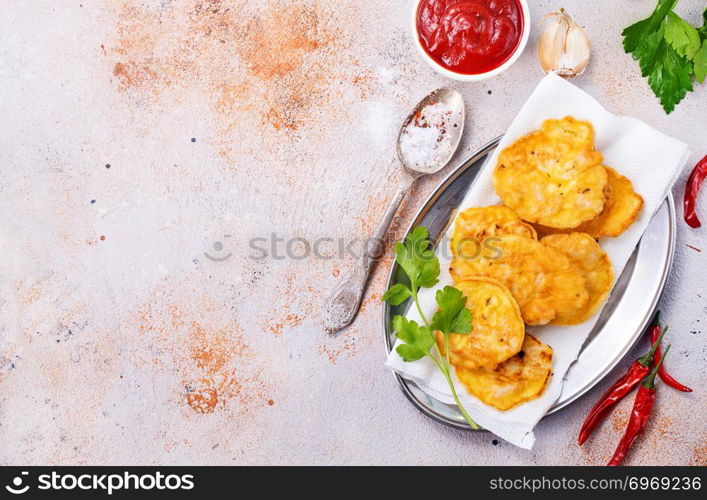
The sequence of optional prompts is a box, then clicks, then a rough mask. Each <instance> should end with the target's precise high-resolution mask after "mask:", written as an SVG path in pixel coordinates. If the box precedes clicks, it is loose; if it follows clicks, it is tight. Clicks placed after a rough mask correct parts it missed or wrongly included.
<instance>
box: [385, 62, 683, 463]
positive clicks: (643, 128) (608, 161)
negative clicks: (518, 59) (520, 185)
mask: <svg viewBox="0 0 707 500" xmlns="http://www.w3.org/2000/svg"><path fill="white" fill-rule="evenodd" d="M567 115H571V116H573V117H575V118H578V119H581V120H588V121H589V122H591V123H592V124H593V125H594V130H595V133H596V135H595V144H596V148H597V150H599V151H600V152H601V153H602V154H603V155H604V164H605V165H609V166H611V167H614V168H615V169H616V170H617V171H618V172H619V173H621V174H622V175H625V176H626V177H628V178H629V179H631V182H632V183H633V187H634V189H635V190H636V192H638V193H639V194H640V195H641V196H643V199H644V201H645V205H644V207H643V210H642V211H641V213H640V215H639V217H638V220H637V221H636V222H635V223H634V224H633V225H632V226H631V227H630V228H629V229H628V230H627V231H626V232H625V233H623V234H622V235H621V236H620V237H618V238H602V239H601V241H600V244H601V247H602V248H603V249H604V251H606V253H607V254H608V255H609V257H610V258H611V261H612V263H613V266H614V275H615V277H618V276H619V275H620V274H621V271H622V270H623V268H624V266H625V265H626V262H627V261H628V259H629V258H630V257H631V254H632V253H633V250H634V249H635V247H636V245H637V244H638V242H639V240H640V238H641V235H642V234H643V231H645V229H646V227H647V226H648V222H649V221H650V219H651V217H652V216H653V214H654V213H655V211H656V210H657V209H658V207H659V206H660V205H661V203H662V202H663V200H664V199H665V198H666V196H667V195H668V192H669V191H670V189H671V187H672V185H673V183H674V182H675V181H676V179H677V178H678V176H679V174H680V171H681V170H682V168H683V166H684V165H685V163H686V162H687V159H688V156H689V152H688V150H687V145H686V144H684V143H682V142H680V141H678V140H675V139H673V138H671V137H668V136H666V135H664V134H662V133H660V132H658V131H657V130H655V129H653V128H651V127H649V126H648V125H646V124H645V123H643V122H641V121H639V120H636V119H635V118H628V117H624V116H616V115H614V114H612V113H609V112H608V111H606V110H605V109H604V108H603V107H602V106H601V104H599V103H598V102H597V101H596V100H595V99H594V98H592V97H591V96H589V94H587V93H586V92H584V91H582V90H580V89H579V88H577V87H575V86H574V85H572V84H571V83H569V82H568V81H566V80H564V79H562V78H560V77H559V76H556V75H554V74H549V75H548V76H546V77H545V78H543V79H542V80H541V82H540V84H539V85H538V86H537V88H536V89H535V91H534V92H533V94H532V95H531V96H530V98H529V99H528V101H527V102H526V103H525V104H524V105H523V107H522V108H521V110H520V112H519V113H518V115H517V116H516V118H515V119H514V120H513V123H511V126H510V127H509V128H508V131H507V132H506V134H505V135H504V137H503V139H502V140H501V142H500V144H499V145H498V147H497V148H496V150H495V151H494V153H493V154H492V155H491V156H490V158H489V159H488V161H487V162H486V163H485V164H484V166H483V168H482V170H481V171H480V172H479V174H478V175H477V177H476V179H475V180H474V182H473V183H472V185H471V187H470V189H469V192H468V193H467V195H466V197H465V198H464V201H463V202H462V203H461V207H460V209H464V208H467V207H472V206H486V205H495V204H498V203H500V202H501V200H500V199H499V198H498V196H497V195H496V192H495V191H494V188H493V184H492V181H491V173H492V171H493V168H494V166H495V165H496V160H497V158H498V154H499V152H500V151H501V150H502V149H503V148H505V147H506V146H508V145H510V144H511V143H512V142H513V141H514V140H516V139H517V138H519V137H521V136H523V135H525V134H527V133H529V132H531V131H533V130H535V129H537V128H539V126H540V124H541V123H542V122H543V120H546V119H548V118H562V117H564V116H567ZM452 231H453V224H452V225H450V228H449V229H448V231H447V233H446V236H445V238H444V240H446V243H447V244H448V241H449V238H451V233H452ZM442 244H445V243H442ZM440 248H441V246H440V247H438V248H437V256H438V257H439V258H440V264H441V269H442V272H441V275H440V282H439V284H438V285H437V287H435V288H434V289H423V290H421V291H420V301H421V305H422V310H423V311H424V313H425V315H426V316H427V317H428V318H431V317H432V315H433V314H434V311H435V310H436V304H435V301H434V294H435V291H436V290H437V288H441V287H444V286H445V285H451V284H452V279H451V277H450V276H449V273H448V271H447V269H448V268H449V258H448V254H449V252H446V251H445V252H441V251H440ZM600 312H601V311H598V312H597V314H596V315H594V316H593V317H592V318H591V319H589V320H588V321H586V322H584V323H582V324H581V325H576V326H571V327H567V326H563V327H560V326H542V327H532V328H530V327H529V328H528V329H527V331H528V333H531V334H532V335H534V336H536V337H538V338H539V339H540V340H542V341H543V342H545V343H547V344H549V345H550V346H551V347H552V348H553V350H554V356H553V372H554V374H553V376H552V378H551V380H550V383H549V385H548V387H547V389H546V391H545V393H544V394H543V395H542V396H541V397H540V398H538V399H535V400H533V401H530V402H528V403H525V404H522V405H520V406H517V407H515V408H513V409H511V410H508V411H499V410H496V409H494V408H492V407H490V406H487V405H485V404H483V403H481V402H480V401H479V400H478V399H476V398H475V397H474V396H472V395H470V394H468V393H467V391H466V390H465V389H464V386H463V385H461V383H459V382H458V381H455V385H456V387H457V392H458V393H459V395H460V399H461V400H462V404H463V405H464V406H465V408H466V409H467V411H468V412H469V414H470V415H471V416H472V417H473V418H474V419H475V421H476V422H477V423H478V424H479V425H481V426H482V427H484V428H486V429H488V430H490V431H491V432H493V433H494V434H496V435H497V436H499V437H501V438H502V439H505V440H506V441H508V442H509V443H512V444H514V445H516V446H519V447H521V448H526V449H529V448H531V447H532V446H533V443H534V442H535V436H534V434H533V428H534V427H535V425H536V424H537V423H538V421H539V420H540V419H541V418H542V417H543V415H545V413H546V412H547V411H548V409H549V408H550V407H551V406H552V405H553V404H554V402H555V401H556V400H557V398H558V397H559V396H560V393H561V391H562V383H563V381H564V377H565V374H566V373H567V370H568V369H569V367H570V365H571V364H572V363H573V362H574V361H575V360H576V359H577V355H578V354H579V351H580V349H581V347H582V344H583V343H584V341H585V339H586V338H587V335H588V334H589V332H590V331H591V330H592V328H593V327H594V324H595V323H596V320H597V318H598V317H599V313H600ZM408 318H409V319H413V320H415V321H417V322H418V323H420V322H421V318H420V317H419V314H418V313H417V311H414V308H412V309H411V310H410V312H409V314H408ZM396 346H397V344H396ZM386 366H388V367H390V368H391V369H393V370H395V371H396V372H398V373H399V374H400V375H401V376H403V377H405V378H407V379H410V380H412V381H414V382H415V383H417V384H418V385H419V386H420V387H421V388H422V389H423V390H424V391H425V392H427V393H429V394H430V395H431V396H433V397H435V398H436V399H438V400H440V401H443V402H445V403H453V399H452V397H451V392H450V390H449V387H448V386H447V383H446V380H445V379H444V377H443V376H442V374H441V373H440V372H439V370H438V369H437V367H436V366H434V364H433V363H432V362H431V360H429V359H427V358H425V359H422V360H420V361H415V362H411V363H406V362H404V361H403V360H402V358H400V356H399V355H398V354H397V353H396V352H395V349H393V351H391V353H390V354H389V356H388V360H387V362H386Z"/></svg>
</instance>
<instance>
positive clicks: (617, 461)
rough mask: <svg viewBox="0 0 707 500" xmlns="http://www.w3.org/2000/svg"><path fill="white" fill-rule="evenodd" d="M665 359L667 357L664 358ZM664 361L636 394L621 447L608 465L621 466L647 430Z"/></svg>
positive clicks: (666, 352) (666, 351) (618, 447)
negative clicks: (637, 440)
mask: <svg viewBox="0 0 707 500" xmlns="http://www.w3.org/2000/svg"><path fill="white" fill-rule="evenodd" d="M669 350H670V346H668V347H667V349H665V354H668V351H669ZM663 359H665V356H663ZM663 359H661V360H660V361H659V362H658V364H657V365H656V367H655V368H653V371H651V373H650V375H648V377H647V378H646V380H645V381H644V382H643V384H641V387H639V388H638V392H637V393H636V400H635V401H634V403H633V410H631V417H630V418H629V419H628V424H627V425H626V431H625V432H624V435H623V436H622V437H621V441H619V445H618V446H617V447H616V451H615V452H614V456H613V457H611V460H609V463H608V464H607V465H621V462H622V461H623V459H624V457H625V456H626V453H627V452H628V449H629V448H630V447H631V445H632V444H633V442H634V441H635V440H636V438H637V437H638V435H639V434H640V433H641V431H643V429H645V427H646V424H647V423H648V420H649V419H650V417H651V411H652V410H653V404H654V403H655V376H656V374H657V373H658V370H660V367H661V366H662V364H663Z"/></svg>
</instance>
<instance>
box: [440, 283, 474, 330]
mask: <svg viewBox="0 0 707 500" xmlns="http://www.w3.org/2000/svg"><path fill="white" fill-rule="evenodd" d="M435 300H436V301H437V305H439V310H438V311H437V312H436V313H435V315H434V317H433V318H432V329H433V330H439V331H441V332H442V333H443V334H445V335H448V334H450V333H458V334H460V335H464V334H467V333H469V332H470V331H471V312H470V311H469V309H467V308H466V297H464V295H463V294H462V292H461V291H459V290H457V289H456V288H454V287H453V286H445V287H444V288H443V289H441V290H437V293H436V294H435Z"/></svg>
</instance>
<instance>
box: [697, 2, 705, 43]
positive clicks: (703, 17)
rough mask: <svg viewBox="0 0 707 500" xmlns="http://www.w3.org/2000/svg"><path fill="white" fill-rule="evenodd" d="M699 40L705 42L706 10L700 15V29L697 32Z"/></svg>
mask: <svg viewBox="0 0 707 500" xmlns="http://www.w3.org/2000/svg"><path fill="white" fill-rule="evenodd" d="M697 32H698V33H699V35H700V40H702V41H704V40H707V9H705V10H704V12H703V13H702V27H701V28H699V29H698V30H697Z"/></svg>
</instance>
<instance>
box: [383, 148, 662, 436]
mask: <svg viewBox="0 0 707 500" xmlns="http://www.w3.org/2000/svg"><path fill="white" fill-rule="evenodd" d="M499 140H500V137H497V138H496V139H494V140H493V141H491V142H489V143H488V144H486V145H485V146H483V147H482V148H480V149H479V150H478V151H477V152H476V153H475V154H473V155H472V156H470V157H469V158H468V159H467V160H465V161H464V162H462V163H461V165H459V167H457V168H456V169H455V170H454V171H453V172H452V173H450V174H449V175H448V176H447V178H446V179H444V181H442V183H441V184H440V185H439V187H438V188H437V189H436V190H435V191H434V192H433V193H432V194H431V195H430V197H429V198H428V199H427V201H426V202H425V204H424V206H423V207H422V208H421V209H420V211H419V212H418V213H417V215H416V216H415V218H414V220H413V221H412V223H411V224H410V227H408V229H407V232H406V233H405V234H406V235H407V233H408V232H410V230H411V229H412V228H413V227H415V226H418V225H420V224H422V225H424V226H425V227H426V228H427V229H428V230H429V233H430V238H432V239H433V241H435V242H436V241H437V240H438V239H439V237H440V236H441V235H443V234H444V231H445V230H446V228H447V225H448V224H449V222H450V220H451V219H452V216H453V214H454V212H455V211H456V209H457V207H458V206H459V204H460V203H461V202H462V200H463V199H464V196H465V195H466V193H467V191H468V190H469V186H470V185H471V183H472V182H473V180H474V178H475V177H476V174H477V172H478V171H479V169H480V168H481V166H482V165H483V163H484V161H485V160H486V157H487V156H488V155H489V154H490V153H491V152H492V151H493V150H494V148H495V147H496V145H497V144H498V141H499ZM675 233H676V218H675V203H674V201H673V197H672V195H669V196H668V199H667V200H666V201H665V202H664V203H663V205H662V206H661V207H660V208H659V209H658V211H657V212H656V214H655V216H654V217H653V219H652V220H651V222H650V224H649V225H648V228H647V229H646V232H645V233H644V234H643V237H642V238H641V241H640V242H639V244H638V247H636V251H635V252H634V253H633V255H632V256H631V258H630V259H629V261H628V263H627V264H626V267H625V268H624V271H623V273H621V276H619V279H618V280H617V283H616V286H615V287H614V290H613V292H612V293H611V297H610V298H609V302H608V303H607V304H606V306H605V307H604V309H603V311H602V313H601V316H600V318H599V320H598V322H597V324H596V326H595V327H594V329H593V330H592V332H591V333H590V334H589V337H588V339H587V342H586V343H585V344H584V346H583V347H582V351H581V352H580V354H579V358H578V359H577V361H576V362H575V363H574V364H573V365H572V366H571V367H570V370H569V371H568V372H567V375H566V380H565V383H564V386H563V388H562V394H561V395H560V398H559V399H558V400H557V402H556V403H555V405H554V406H553V407H552V408H551V409H550V411H549V412H548V414H549V413H553V412H555V411H557V410H559V409H561V408H564V407H565V406H567V405H568V404H570V403H572V402H573V401H574V400H576V399H577V398H579V397H580V396H582V395H583V394H584V393H586V392H587V391H588V390H589V389H591V388H592V387H594V385H596V384H597V382H599V381H600V380H601V379H602V378H604V377H605V376H606V375H607V374H608V373H609V371H611V369H612V368H614V367H615V366H616V365H617V364H618V363H619V362H620V361H621V360H622V359H623V358H624V357H625V356H626V355H627V354H628V352H629V351H630V350H631V348H632V347H633V346H634V345H635V343H636V342H637V341H638V339H639V337H640V336H641V333H642V332H643V331H644V330H645V329H646V327H647V326H648V323H649V322H650V320H651V317H652V316H653V312H654V311H655V308H656V305H657V303H658V299H659V298H660V295H661V293H662V291H663V287H664V286H665V282H666V280H667V278H668V274H669V273H670V267H671V265H672V262H673V254H674V252H675ZM396 271H397V264H394V265H393V267H392V268H391V270H390V273H389V274H388V282H387V285H386V288H387V287H389V286H390V285H391V284H393V282H394V277H395V273H396ZM407 307H409V305H408V304H407V303H406V304H402V305H401V306H397V307H391V306H389V305H388V304H385V305H384V306H383V327H384V332H385V343H386V347H387V351H388V352H390V350H391V349H392V348H393V344H394V343H395V334H394V332H393V327H392V320H393V316H395V315H396V314H404V313H405V311H406V309H407ZM395 378H396V379H397V381H398V383H399V384H400V388H401V389H402V391H403V393H404V394H405V396H406V397H407V398H408V399H409V400H410V401H411V402H412V404H414V405H415V406H416V407H417V408H418V409H419V410H420V411H421V412H422V413H424V414H425V415H427V416H429V417H431V418H433V419H435V420H437V421H438V422H441V423H443V424H447V425H449V426H451V427H455V428H458V429H467V430H471V427H469V425H468V424H467V422H466V420H464V417H463V416H462V414H461V413H459V410H458V409H457V407H456V406H454V405H448V404H445V403H442V402H440V401H438V400H436V399H434V398H433V397H431V396H430V395H428V394H427V393H425V392H423V391H422V390H421V389H420V388H419V387H418V386H417V385H416V384H415V383H414V382H410V381H409V380H405V379H403V378H402V377H401V376H400V375H398V374H395Z"/></svg>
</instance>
